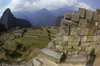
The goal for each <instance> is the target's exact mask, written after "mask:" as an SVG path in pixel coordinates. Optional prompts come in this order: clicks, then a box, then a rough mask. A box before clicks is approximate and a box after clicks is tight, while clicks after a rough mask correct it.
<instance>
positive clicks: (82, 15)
mask: <svg viewBox="0 0 100 66" xmlns="http://www.w3.org/2000/svg"><path fill="white" fill-rule="evenodd" d="M79 16H80V17H81V18H82V19H83V18H84V17H85V16H86V9H85V8H79Z"/></svg>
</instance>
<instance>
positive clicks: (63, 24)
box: [61, 19, 78, 27]
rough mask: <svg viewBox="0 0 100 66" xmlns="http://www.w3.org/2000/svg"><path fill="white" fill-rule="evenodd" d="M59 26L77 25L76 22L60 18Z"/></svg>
mask: <svg viewBox="0 0 100 66" xmlns="http://www.w3.org/2000/svg"><path fill="white" fill-rule="evenodd" d="M61 26H73V27H74V26H78V25H77V23H75V22H72V21H70V20H66V19H62V21H61Z"/></svg>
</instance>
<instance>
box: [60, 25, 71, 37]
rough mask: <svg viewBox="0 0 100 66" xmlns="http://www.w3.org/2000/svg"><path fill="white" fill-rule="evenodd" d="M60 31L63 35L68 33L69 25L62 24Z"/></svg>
mask: <svg viewBox="0 0 100 66" xmlns="http://www.w3.org/2000/svg"><path fill="white" fill-rule="evenodd" d="M61 32H62V34H63V35H69V26H62V27H61Z"/></svg>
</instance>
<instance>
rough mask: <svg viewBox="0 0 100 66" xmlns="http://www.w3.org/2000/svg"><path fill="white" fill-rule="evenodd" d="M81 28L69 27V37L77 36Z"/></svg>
mask: <svg viewBox="0 0 100 66" xmlns="http://www.w3.org/2000/svg"><path fill="white" fill-rule="evenodd" d="M80 31H81V28H78V27H70V35H79V34H80Z"/></svg>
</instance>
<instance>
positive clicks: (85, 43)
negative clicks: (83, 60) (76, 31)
mask: <svg viewBox="0 0 100 66" xmlns="http://www.w3.org/2000/svg"><path fill="white" fill-rule="evenodd" d="M89 45H90V43H89V42H82V43H81V47H88V46H89Z"/></svg>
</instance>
